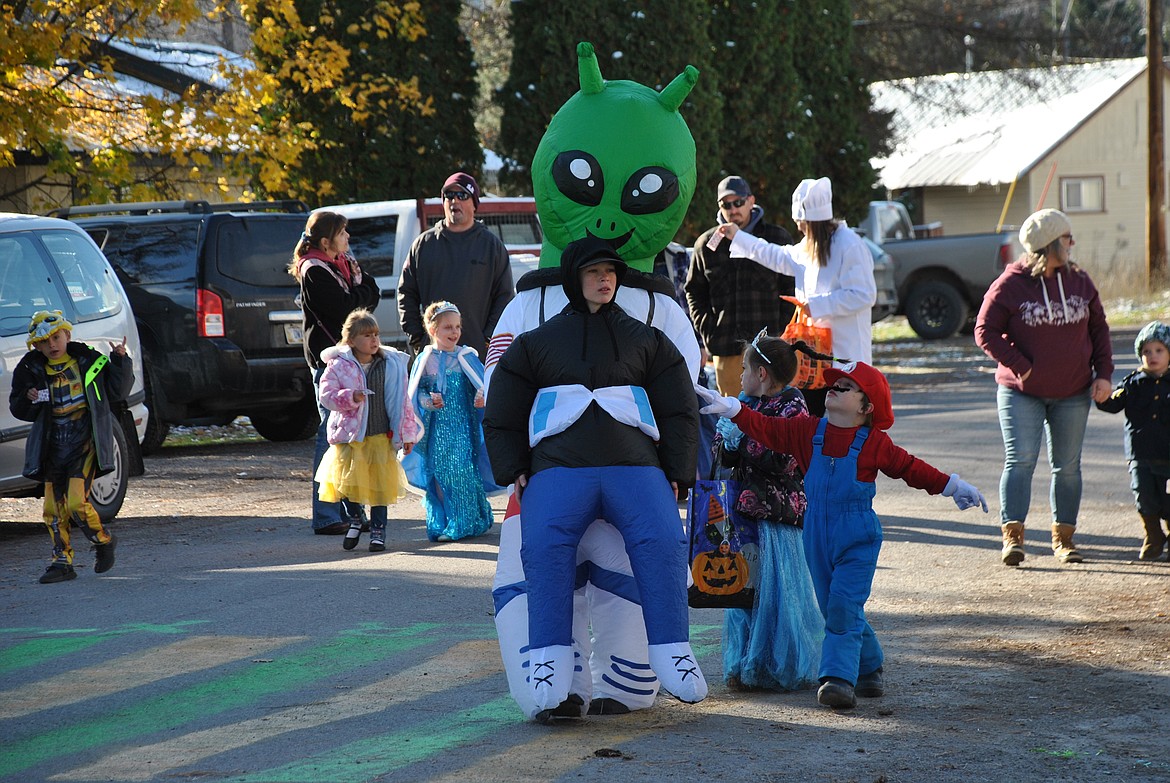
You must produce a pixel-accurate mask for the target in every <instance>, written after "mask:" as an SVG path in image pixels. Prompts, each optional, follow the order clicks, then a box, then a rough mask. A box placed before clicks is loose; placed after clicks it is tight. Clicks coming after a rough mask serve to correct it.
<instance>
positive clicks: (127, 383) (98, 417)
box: [8, 342, 134, 481]
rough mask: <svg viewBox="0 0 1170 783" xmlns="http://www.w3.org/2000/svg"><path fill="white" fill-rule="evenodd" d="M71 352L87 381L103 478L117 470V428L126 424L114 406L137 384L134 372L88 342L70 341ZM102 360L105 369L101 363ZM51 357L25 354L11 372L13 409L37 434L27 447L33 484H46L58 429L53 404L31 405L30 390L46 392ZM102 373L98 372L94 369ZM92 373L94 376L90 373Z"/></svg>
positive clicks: (125, 360) (28, 473)
mask: <svg viewBox="0 0 1170 783" xmlns="http://www.w3.org/2000/svg"><path fill="white" fill-rule="evenodd" d="M66 351H67V352H68V353H69V355H70V356H72V357H74V358H76V359H77V363H78V365H79V367H80V370H81V377H82V378H84V379H85V404H86V405H87V406H89V422H90V426H91V427H92V429H93V437H94V443H95V444H96V445H97V475H99V476H104V475H105V474H107V473H109V472H110V471H111V470H113V469H114V431H113V429H114V427H119V426H121V425H120V424H119V423H118V416H117V415H116V414H115V412H114V409H113V407H112V406H113V405H114V404H116V403H124V402H125V401H126V397H127V396H129V394H130V388H131V387H132V386H133V385H134V368H133V366H132V365H131V364H130V360H129V358H127V357H123V356H118V355H117V354H111V355H110V357H109V361H104V360H105V359H106V357H105V356H104V355H103V354H102V353H101V351H97V350H95V349H93V348H90V347H89V346H88V345H86V344H85V343H75V342H70V343H69V345H68V347H67V348H66ZM99 362H101V366H98V363H99ZM47 364H48V359H46V358H45V355H44V354H42V353H41V352H40V351H29V352H28V353H27V354H25V356H24V358H23V359H21V360H20V363H19V364H17V365H16V369H15V370H14V371H13V372H12V391H11V393H10V394H9V395H8V408H9V410H11V411H12V415H13V416H15V417H16V418H18V419H20V420H21V421H31V422H32V423H33V427H32V431H31V432H29V434H28V440H27V442H26V443H25V447H24V470H23V471H22V472H23V475H24V476H25V477H26V478H30V479H32V480H33V481H44V480H45V476H46V474H47V470H46V467H47V466H46V464H45V461H46V460H47V459H48V455H49V450H48V444H49V438H50V437H51V435H50V433H49V428H50V427H52V426H53V405H52V403H49V402H32V401H31V400H29V398H28V396H27V395H28V390H29V389H47V388H48V387H49V377H48V373H47V372H46V371H45V366H46V365H47ZM95 366H97V367H98V369H97V370H96V371H94V367H95ZM91 373H92V375H91Z"/></svg>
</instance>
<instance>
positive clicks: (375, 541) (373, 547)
mask: <svg viewBox="0 0 1170 783" xmlns="http://www.w3.org/2000/svg"><path fill="white" fill-rule="evenodd" d="M370 551H371V552H385V551H386V539H385V538H382V537H379V536H377V535H372V536H370Z"/></svg>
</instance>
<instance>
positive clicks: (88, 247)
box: [0, 213, 148, 522]
mask: <svg viewBox="0 0 1170 783" xmlns="http://www.w3.org/2000/svg"><path fill="white" fill-rule="evenodd" d="M38 310H60V311H61V312H62V313H63V314H64V315H65V318H66V319H67V320H68V321H69V323H71V324H72V325H73V339H74V340H75V341H77V342H83V343H88V344H89V345H91V346H93V347H94V348H97V349H98V350H100V351H101V352H102V353H106V354H108V353H109V350H110V343H114V344H117V343H120V342H122V339H123V338H125V339H126V350H127V352H128V353H129V354H130V357H131V361H132V365H133V367H134V386H133V388H132V389H131V392H130V398H129V400H128V410H127V412H126V413H125V414H124V415H123V416H122V427H120V428H119V427H115V428H114V444H115V453H114V461H115V468H114V470H113V471H112V472H111V473H108V474H106V475H105V476H102V477H101V478H99V479H97V480H96V481H95V482H94V484H93V490H92V492H91V494H90V500H91V502H92V503H93V505H94V508H95V509H97V512H98V515H99V516H101V518H102V520H103V521H106V522H108V521H109V520H111V519H113V518H114V517H115V516H116V515H117V513H118V511H119V510H120V509H121V508H122V500H123V499H124V498H125V497H126V484H127V478H128V477H129V476H131V475H140V474H141V473H142V452H141V450H140V448H139V446H140V444H141V442H142V437H143V435H144V434H145V433H146V424H147V416H148V413H147V410H146V405H145V399H146V393H145V391H144V390H143V372H142V349H141V347H140V346H139V343H138V330H137V329H136V328H135V326H134V314H133V312H131V309H130V302H129V301H128V300H127V298H126V292H125V291H124V290H123V289H122V285H121V283H119V282H118V278H117V276H116V275H115V274H114V270H113V269H112V268H111V267H110V264H109V263H108V262H107V261H106V258H105V256H103V255H102V251H100V250H98V247H97V245H95V244H94V242H93V240H92V239H90V237H89V234H87V233H85V231H83V230H82V229H81V228H79V227H78V226H76V225H74V224H73V223H71V222H69V221H68V220H58V219H57V218H46V217H35V216H32V215H18V214H11V213H0V395H2V396H3V399H4V408H3V411H2V412H0V496H3V497H19V496H24V495H30V494H37V493H39V492H40V491H41V485H40V484H38V483H37V482H35V481H31V480H30V479H27V478H25V477H24V476H23V475H21V471H22V470H23V469H24V443H25V440H27V438H28V433H29V431H30V430H31V429H32V425H31V424H30V423H29V422H26V421H20V420H18V419H17V418H16V417H15V416H13V415H12V412H11V411H10V410H9V409H8V397H9V395H10V394H11V392H12V373H13V371H14V370H15V369H16V365H17V364H18V363H19V362H20V360H21V359H22V358H24V355H25V354H26V353H28V346H27V344H26V341H27V339H28V324H29V321H30V320H32V316H33V313H35V312H37V311H38Z"/></svg>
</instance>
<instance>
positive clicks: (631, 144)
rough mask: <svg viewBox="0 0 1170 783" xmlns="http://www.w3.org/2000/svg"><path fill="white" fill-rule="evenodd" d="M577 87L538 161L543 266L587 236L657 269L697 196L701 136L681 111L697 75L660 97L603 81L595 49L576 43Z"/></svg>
mask: <svg viewBox="0 0 1170 783" xmlns="http://www.w3.org/2000/svg"><path fill="white" fill-rule="evenodd" d="M577 65H578V73H579V76H580V81H581V89H580V91H579V92H577V93H576V94H575V95H574V96H573V97H572V98H570V99H569V100H568V101H566V102H565V105H564V106H562V107H561V108H560V110H559V111H558V112H557V113H556V114H555V115H554V116H553V118H552V122H550V123H549V126H548V130H547V131H545V134H544V137H543V138H542V139H541V140H540V145H539V146H538V147H537V148H536V155H535V156H534V157H533V159H532V190H533V193H534V194H535V196H536V209H537V212H538V213H539V214H540V222H541V227H542V228H543V230H544V245H543V247H542V248H541V251H540V266H541V268H542V269H544V268H550V267H559V266H560V264H561V251H562V250H563V249H564V248H565V246H566V245H568V244H569V243H570V242H572V241H573V240H575V239H582V238H583V237H585V236H586V235H587V234H592V235H593V236H596V237H599V238H601V239H604V240H606V241H608V242H610V243H611V244H612V245H613V247H614V249H615V250H617V252H618V254H619V255H621V257H622V258H623V259H624V260H625V262H626V263H627V264H629V265H630V266H631V267H633V268H634V269H637V270H639V271H642V272H651V271H653V269H654V257H655V256H656V255H657V254H658V252H659V251H661V250H662V249H663V248H664V247H666V245H667V244H668V243H669V242H670V241H671V240H672V239H674V235H675V234H676V233H677V232H678V229H679V226H681V225H682V221H683V217H684V215H685V214H686V211H687V207H688V206H689V205H690V203H691V197H692V196H693V195H694V193H695V140H694V138H693V137H692V136H691V131H690V129H689V128H687V124H686V121H685V120H684V119H683V118H682V115H681V114H679V113H678V107H679V106H681V105H682V102H683V100H684V99H686V97H687V95H688V94H689V93H690V91H691V89H692V88H693V87H694V86H695V82H696V81H697V80H698V78H699V71H698V69H696V68H695V67H693V66H690V65H688V66H687V67H686V69H685V70H684V71H683V72H682V73H681V74H679V75H678V76H677V77H675V79H674V81H672V82H671V83H670V84H668V85H667V86H666V87H665V88H664V89H663V90H662V92H655V91H654V90H652V89H651V88H649V87H646V86H645V85H642V84H638V83H637V82H631V81H625V80H619V81H606V80H605V79H603V78H602V77H601V69H600V68H599V67H598V65H597V55H596V54H595V53H594V51H593V45H592V44H589V43H585V42H582V43H579V44H577Z"/></svg>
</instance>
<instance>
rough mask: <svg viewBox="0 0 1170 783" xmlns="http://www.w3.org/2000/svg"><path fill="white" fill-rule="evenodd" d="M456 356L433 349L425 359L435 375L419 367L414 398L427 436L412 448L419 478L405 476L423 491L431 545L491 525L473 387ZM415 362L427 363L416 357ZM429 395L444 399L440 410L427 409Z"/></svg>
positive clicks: (479, 424)
mask: <svg viewBox="0 0 1170 783" xmlns="http://www.w3.org/2000/svg"><path fill="white" fill-rule="evenodd" d="M457 353H458V352H447V351H439V350H434V349H431V355H430V357H429V358H430V359H432V360H433V361H434V366H435V368H436V369H437V372H436V373H435V374H431V373H429V372H428V370H429V369H431V368H429V367H424V368H420V369H421V373H419V374H418V376H417V392H416V393H415V395H414V402H415V407H416V410H417V411H418V413H419V414H420V417H421V418H422V420H423V426H424V428H425V430H426V431H425V433H424V434H423V438H422V440H421V441H419V442H418V443H417V444H416V445H415V447H414V454H416V455H418V456H417V465H418V468H419V472H418V475H417V476H413V475H411V471H408V476H410V478H411V483H412V484H415V485H416V486H420V487H421V488H423V489H425V490H426V495H425V497H424V498H423V506H424V508H425V509H426V514H427V538H429V539H430V540H431V541H438V540H440V538H441V539H443V540H447V539H450V540H451V541H456V540H458V539H461V538H468V537H469V536H479V535H483V534H484V533H486V532H487V531H488V530H489V529H490V528H491V526H492V507H491V504H490V503H488V499H487V494H486V491H485V486H484V481H483V476H482V474H481V472H480V466H479V463H480V455H481V454H483V453H484V445H483V429H482V425H481V423H480V419H481V414H480V412H479V410H478V409H476V408H475V406H474V400H475V393H476V387H475V385H474V384H473V383H472V382H471V379H470V378H469V377H468V376H467V374H466V372H465V368H464V366H462V364H463V363H461V362H460V361H458V356H457ZM417 361H422V362H426V361H427V358H424V356H421V355H420V357H419V359H418V360H417ZM475 361H476V362H478V357H475ZM465 362H466V360H465ZM433 391H437V392H439V393H441V394H442V395H443V407H442V408H440V409H439V410H433V409H431V406H430V405H429V399H430V393H431V392H433ZM412 456H413V455H412ZM492 486H493V487H494V485H492Z"/></svg>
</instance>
